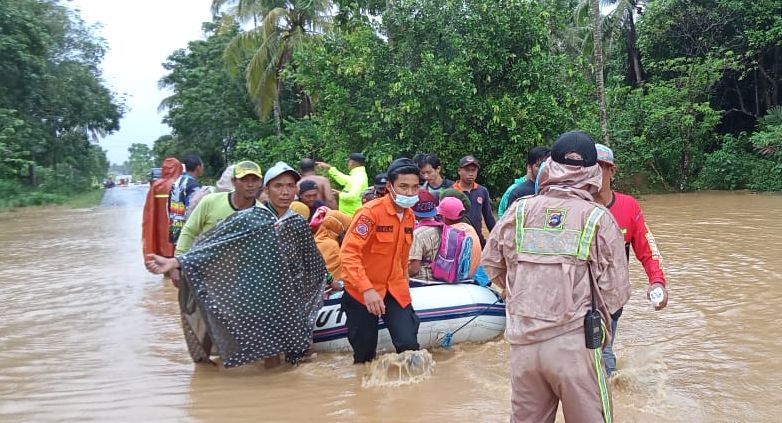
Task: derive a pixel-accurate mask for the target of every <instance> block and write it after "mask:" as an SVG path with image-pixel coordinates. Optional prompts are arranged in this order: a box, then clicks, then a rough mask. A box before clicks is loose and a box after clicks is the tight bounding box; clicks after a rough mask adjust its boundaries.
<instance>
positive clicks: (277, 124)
mask: <svg viewBox="0 0 782 423" xmlns="http://www.w3.org/2000/svg"><path fill="white" fill-rule="evenodd" d="M280 85H281V84H280V80H279V79H277V90H276V91H275V93H274V106H273V107H274V128H275V130H276V131H277V135H282V108H281V107H280Z"/></svg>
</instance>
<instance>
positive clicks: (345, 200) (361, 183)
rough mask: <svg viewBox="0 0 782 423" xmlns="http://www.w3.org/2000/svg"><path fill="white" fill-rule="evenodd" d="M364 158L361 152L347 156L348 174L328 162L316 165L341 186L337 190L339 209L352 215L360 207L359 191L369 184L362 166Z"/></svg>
mask: <svg viewBox="0 0 782 423" xmlns="http://www.w3.org/2000/svg"><path fill="white" fill-rule="evenodd" d="M365 162H366V159H365V158H364V155H363V154H361V153H351V154H350V156H349V157H348V171H349V172H350V176H348V175H345V174H344V173H342V172H340V171H339V170H338V169H337V168H335V167H332V166H331V165H330V164H328V163H324V162H318V167H319V168H320V169H324V170H326V171H327V172H328V175H329V176H330V177H331V178H333V179H334V181H335V182H336V183H337V184H339V185H341V186H342V191H341V192H339V211H341V212H342V213H345V214H347V215H348V216H353V215H354V214H355V213H356V210H358V208H359V207H361V193H362V192H363V191H364V190H365V189H367V187H368V186H369V178H368V177H367V170H366V168H365V167H364V163H365Z"/></svg>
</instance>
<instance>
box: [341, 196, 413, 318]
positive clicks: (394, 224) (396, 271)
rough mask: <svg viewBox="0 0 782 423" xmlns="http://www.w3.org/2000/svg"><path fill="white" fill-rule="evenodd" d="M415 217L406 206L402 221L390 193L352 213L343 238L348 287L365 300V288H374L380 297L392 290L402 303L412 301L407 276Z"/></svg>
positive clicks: (344, 267) (343, 270)
mask: <svg viewBox="0 0 782 423" xmlns="http://www.w3.org/2000/svg"><path fill="white" fill-rule="evenodd" d="M414 227H415V217H414V216H413V212H412V211H411V210H410V209H405V210H404V212H403V214H402V219H401V221H400V219H399V216H398V215H397V210H396V207H395V206H394V203H393V200H392V199H391V196H384V197H381V198H378V199H376V200H372V201H370V202H368V203H366V204H364V205H363V206H362V207H361V208H360V209H358V211H357V212H356V214H355V215H354V216H353V221H352V222H351V225H350V228H349V229H348V231H347V233H346V235H345V239H344V240H343V241H342V277H343V278H344V280H345V290H346V291H347V293H348V294H350V296H352V297H353V298H355V299H356V301H359V302H361V303H362V304H363V303H364V295H363V294H364V291H366V290H368V289H370V288H375V290H376V291H377V292H378V294H380V297H381V298H385V296H386V293H387V292H388V293H390V294H391V296H392V297H394V299H396V301H397V302H398V303H399V305H400V306H402V307H407V306H408V305H409V304H410V286H409V281H408V278H407V265H408V257H409V254H410V245H411V244H412V243H413V228H414Z"/></svg>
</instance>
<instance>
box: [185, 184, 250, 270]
mask: <svg viewBox="0 0 782 423" xmlns="http://www.w3.org/2000/svg"><path fill="white" fill-rule="evenodd" d="M237 210H238V209H237V208H236V207H234V205H233V204H232V203H231V193H230V192H216V193H214V194H209V195H207V196H205V197H203V198H202V199H201V201H200V202H199V203H198V205H197V206H196V208H195V209H194V210H193V212H192V213H191V214H190V216H189V217H188V218H187V222H185V226H184V227H182V232H181V233H180V234H179V241H177V244H176V251H175V252H174V255H177V256H178V255H180V254H182V253H186V252H187V251H188V250H189V249H190V247H191V246H192V245H193V242H195V240H196V238H198V237H199V236H200V235H201V234H203V233H204V232H206V231H208V230H209V229H212V228H213V227H214V226H215V225H217V224H218V223H220V222H221V221H223V220H225V218H227V217H229V216H231V215H232V214H234V213H235V212H236V211H237Z"/></svg>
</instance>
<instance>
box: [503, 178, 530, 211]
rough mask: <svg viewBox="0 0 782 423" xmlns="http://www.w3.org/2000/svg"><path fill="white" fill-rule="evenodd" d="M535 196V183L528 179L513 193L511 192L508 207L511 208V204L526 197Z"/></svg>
mask: <svg viewBox="0 0 782 423" xmlns="http://www.w3.org/2000/svg"><path fill="white" fill-rule="evenodd" d="M534 194H535V181H534V180H530V179H527V180H526V181H524V182H523V183H522V184H521V185H519V186H517V187H516V188H514V189H513V191H511V192H510V196H508V207H510V205H511V204H513V202H514V201H516V200H518V199H519V198H521V197H526V196H528V195H534Z"/></svg>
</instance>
